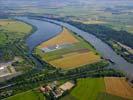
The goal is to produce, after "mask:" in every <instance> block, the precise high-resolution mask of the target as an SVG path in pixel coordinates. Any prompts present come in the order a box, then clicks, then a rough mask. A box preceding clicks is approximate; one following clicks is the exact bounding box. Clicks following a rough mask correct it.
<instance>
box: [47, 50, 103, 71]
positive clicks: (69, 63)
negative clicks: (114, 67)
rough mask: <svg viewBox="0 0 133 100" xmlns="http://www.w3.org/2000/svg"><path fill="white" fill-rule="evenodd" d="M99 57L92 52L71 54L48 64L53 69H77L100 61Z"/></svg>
mask: <svg viewBox="0 0 133 100" xmlns="http://www.w3.org/2000/svg"><path fill="white" fill-rule="evenodd" d="M100 60H101V59H100V57H99V55H95V53H94V52H91V51H90V52H87V53H73V54H71V55H68V54H67V55H64V56H63V58H60V59H56V60H53V61H50V62H49V63H50V64H52V65H53V66H55V67H58V68H63V69H70V68H75V67H79V66H82V65H86V64H91V63H95V62H98V61H100Z"/></svg>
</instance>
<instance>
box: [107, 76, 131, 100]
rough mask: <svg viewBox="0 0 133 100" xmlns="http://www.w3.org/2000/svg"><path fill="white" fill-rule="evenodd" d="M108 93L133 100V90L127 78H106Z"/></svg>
mask: <svg viewBox="0 0 133 100" xmlns="http://www.w3.org/2000/svg"><path fill="white" fill-rule="evenodd" d="M104 80H105V86H106V92H107V93H110V94H113V95H117V96H120V97H124V98H127V99H131V100H133V88H132V87H131V86H130V85H129V84H128V82H126V80H125V78H116V77H112V78H107V77H106V78H104Z"/></svg>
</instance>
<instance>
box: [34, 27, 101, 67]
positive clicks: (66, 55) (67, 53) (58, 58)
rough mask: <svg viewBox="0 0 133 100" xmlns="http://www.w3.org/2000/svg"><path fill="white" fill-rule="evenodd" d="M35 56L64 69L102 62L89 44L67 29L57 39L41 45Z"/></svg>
mask: <svg viewBox="0 0 133 100" xmlns="http://www.w3.org/2000/svg"><path fill="white" fill-rule="evenodd" d="M35 54H36V55H39V56H40V57H41V59H42V60H44V61H46V62H48V63H50V64H51V65H53V66H54V67H57V68H63V69H71V68H76V67H79V66H83V65H86V64H92V63H96V62H99V61H100V60H101V58H100V56H99V55H98V54H97V52H96V50H95V49H94V48H93V47H92V46H91V45H90V44H89V43H88V42H86V41H85V40H83V39H82V38H81V37H79V36H77V35H75V34H73V33H72V32H71V31H69V30H68V29H66V28H63V31H62V32H61V33H60V34H59V35H57V36H56V37H54V38H52V39H50V40H48V41H46V42H44V43H42V44H41V45H39V46H38V47H37V48H36V49H35ZM77 59H78V60H77Z"/></svg>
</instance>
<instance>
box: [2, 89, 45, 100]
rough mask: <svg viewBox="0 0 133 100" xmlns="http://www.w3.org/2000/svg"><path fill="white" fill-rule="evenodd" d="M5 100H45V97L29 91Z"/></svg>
mask: <svg viewBox="0 0 133 100" xmlns="http://www.w3.org/2000/svg"><path fill="white" fill-rule="evenodd" d="M5 100H45V97H44V96H43V94H42V93H40V92H38V91H35V90H30V91H27V92H24V93H20V94H17V95H15V96H12V97H9V98H7V99H5Z"/></svg>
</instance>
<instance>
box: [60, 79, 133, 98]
mask: <svg viewBox="0 0 133 100" xmlns="http://www.w3.org/2000/svg"><path fill="white" fill-rule="evenodd" d="M107 80H108V82H107ZM110 80H114V81H115V82H114V83H112V81H110ZM107 84H112V87H111V88H110V91H111V90H112V91H111V92H109V89H107V87H109V86H107ZM114 85H115V86H114ZM113 86H114V87H113ZM119 86H121V88H122V89H120V88H119ZM124 88H125V90H123V89H124ZM127 89H128V90H127ZM132 90H133V88H131V87H130V86H129V84H128V83H127V82H126V81H125V78H115V77H114V78H112V77H111V78H110V77H105V78H82V79H78V80H77V85H76V87H74V89H72V90H71V91H70V93H69V94H68V95H66V96H64V97H63V98H61V100H127V99H129V100H130V99H131V100H132V97H133V96H132V95H131V94H133V92H132ZM129 92H130V93H129ZM118 93H123V96H122V95H120V94H119V95H118ZM124 95H126V96H124ZM127 96H128V98H127Z"/></svg>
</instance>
